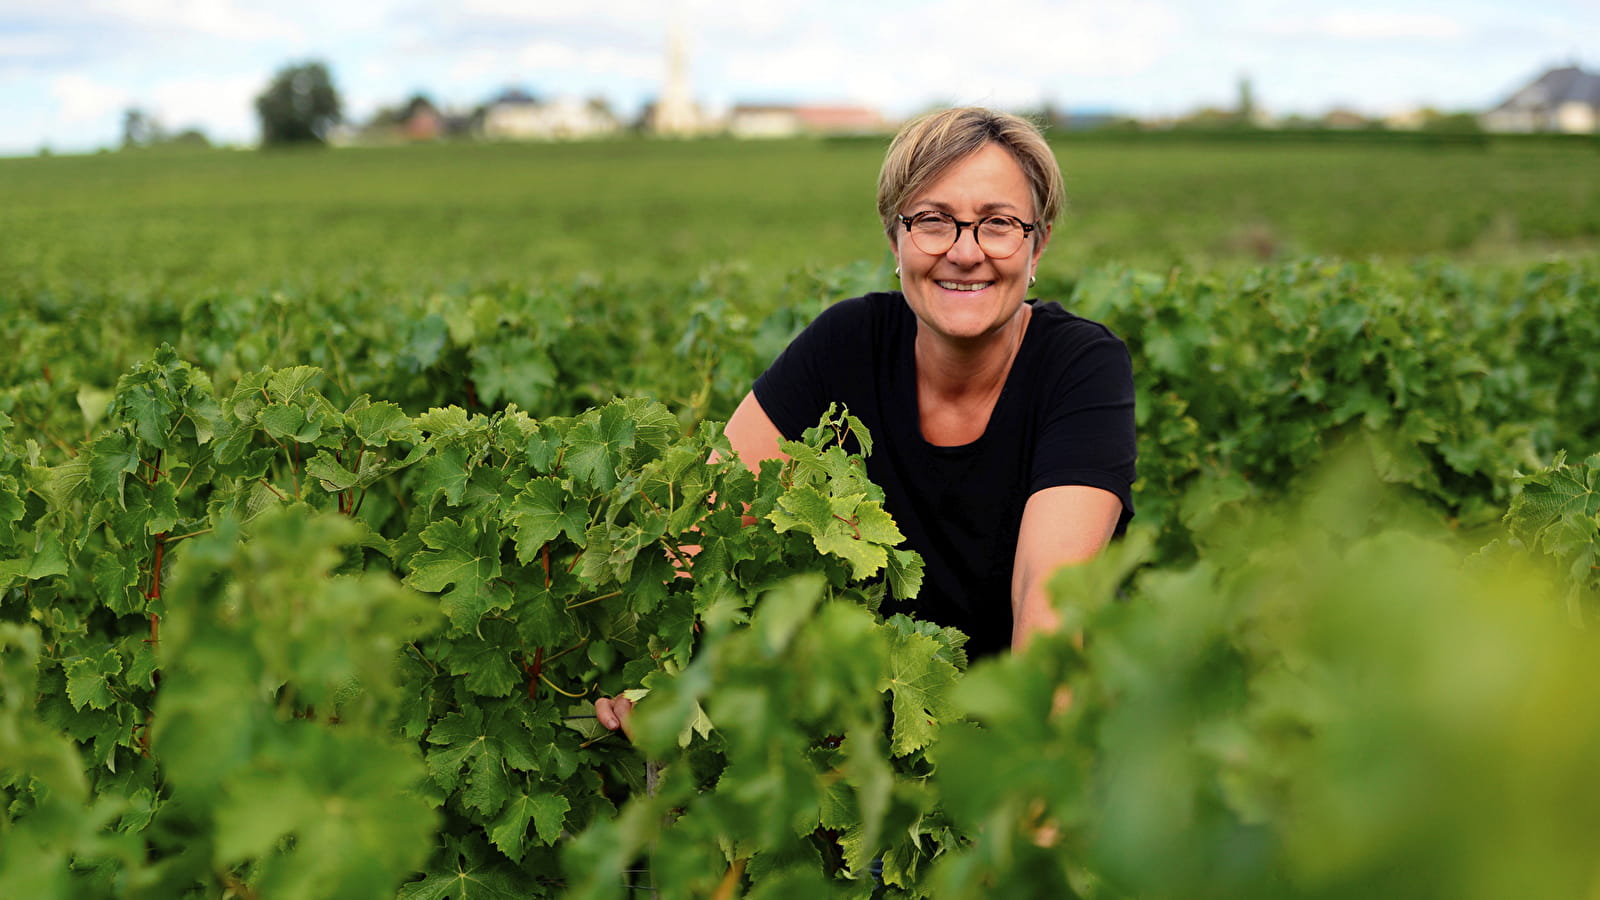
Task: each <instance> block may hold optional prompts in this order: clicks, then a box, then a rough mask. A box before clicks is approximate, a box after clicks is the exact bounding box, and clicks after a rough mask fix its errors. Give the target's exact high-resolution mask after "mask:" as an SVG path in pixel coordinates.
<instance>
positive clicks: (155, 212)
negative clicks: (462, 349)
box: [0, 140, 1600, 302]
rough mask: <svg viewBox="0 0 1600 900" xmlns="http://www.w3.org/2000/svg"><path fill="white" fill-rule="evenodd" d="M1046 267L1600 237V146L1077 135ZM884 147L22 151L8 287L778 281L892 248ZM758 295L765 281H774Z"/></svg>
mask: <svg viewBox="0 0 1600 900" xmlns="http://www.w3.org/2000/svg"><path fill="white" fill-rule="evenodd" d="M1057 147H1058V153H1059V156H1060V160H1061V164H1062V168H1063V171H1064V173H1065V175H1066V178H1067V186H1068V193H1069V205H1068V208H1067V212H1066V215H1065V216H1064V218H1063V220H1062V221H1061V223H1060V224H1059V226H1058V234H1057V237H1056V239H1055V241H1054V246H1053V248H1052V250H1051V251H1050V252H1049V254H1048V255H1047V256H1046V257H1045V261H1044V264H1043V273H1044V274H1045V275H1047V276H1054V277H1056V278H1062V279H1070V278H1072V277H1074V276H1076V275H1077V274H1079V273H1081V272H1083V271H1084V270H1086V269H1088V268H1092V267H1096V266H1103V265H1108V264H1130V265H1134V266H1140V267H1146V268H1152V269H1155V270H1158V271H1165V270H1166V269H1167V268H1169V267H1170V266H1173V265H1183V266H1187V267H1192V268H1197V269H1201V270H1208V269H1211V268H1213V267H1216V266H1238V265H1248V264H1254V263H1261V262H1271V261H1275V260H1280V259H1287V258H1295V257H1301V256H1306V255H1317V256H1325V255H1331V256H1339V257H1344V258H1347V259H1365V258H1368V257H1378V258H1381V259H1384V260H1386V261H1391V262H1404V261H1408V260H1410V259H1412V258H1414V257H1416V256H1419V255H1424V254H1442V255H1445V256H1448V257H1451V258H1456V259H1472V260H1495V261H1498V260H1510V261H1519V262H1520V261H1526V260H1529V259H1535V258H1539V257H1541V256H1543V255H1545V254H1548V253H1568V254H1572V253H1588V254H1593V253H1594V252H1596V249H1597V246H1600V204H1596V203H1595V202H1594V198H1595V197H1596V196H1597V195H1600V166H1597V165H1596V162H1597V160H1600V151H1597V150H1596V148H1595V147H1594V146H1593V145H1592V144H1583V143H1573V144H1562V143H1552V144H1525V143H1504V144H1490V145H1488V146H1485V147H1479V146H1463V147H1451V146H1445V147H1442V148H1441V147H1433V148H1430V147H1427V146H1415V145H1409V144H1399V145H1396V146H1388V145H1385V144H1383V143H1367V144H1356V145H1343V144H1329V145H1317V144H1288V145H1266V146H1258V145H1252V144H1249V143H1216V142H1195V143H1187V144H1185V143H1174V142H1160V143H1157V142H1138V141H1134V142H1110V141H1104V140H1099V141H1079V142H1072V141H1070V140H1068V141H1063V142H1061V143H1059V144H1058V145H1057ZM881 155H882V143H881V142H879V141H852V142H824V143H819V142H776V143H768V142H693V143H655V142H616V143H602V144H570V145H520V146H518V145H502V146H470V145H469V146H438V147H402V148H387V149H365V150H348V151H339V152H331V153H330V152H309V153H292V152H284V153H277V154H271V153H266V154H264V153H254V152H216V151H213V152H204V153H194V154H185V153H181V152H168V153H158V152H151V153H121V154H108V155H102V156H91V157H77V158H47V159H16V160H5V161H3V162H0V194H3V195H4V196H5V197H6V204H5V209H4V210H3V211H0V233H3V235H4V237H5V240H4V242H3V243H0V278H3V281H0V284H4V285H6V286H7V287H8V290H14V288H11V287H10V286H12V285H21V286H23V287H24V289H26V290H36V289H41V288H44V287H55V286H62V285H68V286H82V287H83V288H85V289H92V290H100V289H104V290H109V291H122V292H134V293H138V292H141V291H152V290H162V289H166V288H168V287H170V288H172V289H177V290H194V289H211V288H216V287H219V286H228V287H242V288H245V289H258V288H261V287H278V286H296V287H310V286H320V285H327V284H341V283H346V282H361V283H366V282H368V281H369V280H371V279H377V280H378V281H380V282H382V283H385V284H390V285H398V286H410V287H411V288H412V289H413V290H421V289H427V288H434V287H442V286H444V287H447V286H450V285H455V284H461V283H470V284H482V283H496V282H502V281H530V282H534V283H549V282H559V281H565V280H569V279H572V278H574V277H577V276H579V275H586V276H591V277H598V278H601V279H617V280H625V281H634V280H637V279H641V278H670V279H678V280H681V279H686V278H692V277H694V276H695V275H697V274H699V273H701V272H703V271H706V270H714V269H716V268H718V267H735V268H739V269H744V270H748V271H749V272H750V273H752V275H754V276H755V277H756V279H757V281H758V283H760V284H763V285H767V284H771V283H772V282H773V281H775V280H780V279H782V278H784V277H785V276H787V275H788V274H789V273H791V272H794V271H796V270H799V269H805V268H814V267H839V266H844V265H848V264H852V263H856V262H866V263H869V264H881V263H882V262H883V260H884V257H885V247H884V243H883V241H882V239H881V238H880V237H879V228H878V225H877V222H876V214H875V212H874V208H873V189H874V188H873V186H874V182H875V179H876V176H877V167H878V162H879V160H880V158H881ZM750 299H751V301H752V302H755V301H758V300H759V299H760V298H750Z"/></svg>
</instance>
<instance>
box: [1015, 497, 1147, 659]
mask: <svg viewBox="0 0 1600 900" xmlns="http://www.w3.org/2000/svg"><path fill="white" fill-rule="evenodd" d="M1121 513H1122V501H1121V500H1119V499H1118V498H1117V495H1116V494H1113V493H1111V492H1110V491H1107V490H1103V489H1101V488H1097V487H1089V486H1087V485H1062V486H1060V487H1053V488H1045V489H1044V490H1042V491H1039V492H1038V493H1036V494H1034V495H1033V496H1032V497H1029V498H1028V504H1027V506H1025V507H1023V510H1022V528H1021V530H1020V531H1019V532H1018V534H1017V557H1016V563H1015V565H1014V566H1013V568H1012V570H1011V616H1012V627H1011V649H1012V650H1021V649H1023V648H1024V647H1026V646H1027V644H1028V638H1029V637H1030V636H1031V635H1032V634H1033V632H1035V631H1053V630H1054V629H1055V628H1056V627H1057V626H1058V625H1059V624H1060V618H1059V617H1058V616H1057V615H1056V613H1055V611H1054V610H1053V609H1051V608H1050V598H1049V596H1048V595H1047V594H1046V592H1045V586H1046V585H1047V584H1048V583H1049V581H1050V576H1051V575H1052V574H1054V572H1055V571H1056V570H1057V569H1059V568H1060V567H1062V566H1064V565H1070V564H1072V563H1080V562H1085V561H1087V560H1089V559H1091V558H1093V557H1094V555H1095V554H1097V553H1099V552H1100V551H1101V550H1102V549H1104V547H1105V546H1106V544H1107V543H1108V542H1109V541H1110V540H1111V535H1112V533H1113V532H1114V531H1115V530H1116V527H1117V518H1118V517H1119V516H1120V515H1121Z"/></svg>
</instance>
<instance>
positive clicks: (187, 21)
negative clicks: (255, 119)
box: [93, 0, 305, 41]
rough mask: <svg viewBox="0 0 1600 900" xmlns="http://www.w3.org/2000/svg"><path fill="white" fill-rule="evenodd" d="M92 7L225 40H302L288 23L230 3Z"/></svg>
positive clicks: (174, 0)
mask: <svg viewBox="0 0 1600 900" xmlns="http://www.w3.org/2000/svg"><path fill="white" fill-rule="evenodd" d="M93 5H94V6H95V7H97V8H98V9H99V10H100V11H102V12H104V13H106V14H108V15H110V16H113V17H115V18H117V19H119V20H121V21H123V22H127V23H130V24H137V25H142V26H145V27H153V28H161V29H168V30H173V31H188V32H195V33H199V34H203V35H207V36H210V37H214V38H222V39H226V40H239V41H265V40H276V39H282V40H289V41H299V40H303V39H304V37H305V33H304V31H303V30H302V29H301V28H300V27H299V26H297V25H295V24H294V23H293V22H292V21H290V20H287V19H284V18H282V17H280V16H278V15H275V14H273V13H270V12H265V11H262V10H258V9H252V8H248V7H245V6H241V5H239V4H237V3H234V2H232V0H100V2H98V3H95V4H93Z"/></svg>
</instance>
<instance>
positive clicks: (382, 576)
mask: <svg viewBox="0 0 1600 900" xmlns="http://www.w3.org/2000/svg"><path fill="white" fill-rule="evenodd" d="M1057 150H1058V154H1059V157H1060V159H1061V162H1062V166H1063V169H1064V172H1065V174H1066V177H1067V184H1068V190H1069V195H1070V203H1069V207H1068V211H1067V214H1066V216H1065V217H1064V218H1063V220H1062V221H1061V222H1060V223H1059V224H1058V226H1057V230H1056V233H1055V236H1054V240H1053V242H1052V246H1051V249H1050V251H1049V253H1048V254H1047V255H1046V257H1045V261H1044V263H1043V265H1042V267H1041V271H1040V275H1041V277H1040V281H1039V284H1038V286H1037V295H1038V296H1039V297H1041V298H1042V299H1046V300H1052V299H1054V300H1060V301H1061V302H1062V303H1063V304H1064V305H1066V306H1067V307H1068V308H1069V309H1072V310H1074V311H1076V312H1079V313H1081V314H1083V315H1086V316H1089V317H1091V318H1094V319H1097V320H1100V321H1103V322H1106V323H1107V324H1109V325H1110V326H1111V327H1112V328H1113V329H1114V330H1116V331H1117V333H1119V334H1120V335H1121V336H1123V337H1124V339H1125V340H1126V341H1127V343H1128V345H1129V348H1130V351H1131V353H1132V356H1133V363H1134V369H1135V378H1136V383H1137V389H1138V416H1139V419H1138V425H1139V440H1140V459H1139V472H1140V479H1139V481H1138V483H1136V485H1135V487H1134V491H1135V500H1136V505H1137V507H1138V516H1137V518H1136V519H1135V521H1134V524H1133V526H1132V528H1131V530H1130V532H1129V535H1128V537H1127V538H1126V539H1125V540H1123V541H1119V542H1118V543H1116V544H1114V545H1113V547H1112V548H1111V549H1110V550H1109V551H1108V552H1107V553H1106V554H1105V555H1104V556H1103V558H1102V559H1100V560H1098V561H1096V562H1095V563H1094V564H1092V565H1090V566H1086V567H1083V568H1080V569H1077V570H1072V571H1068V572H1065V573H1063V574H1062V575H1061V576H1060V578H1059V579H1058V581H1057V583H1056V584H1055V585H1054V588H1055V594H1056V596H1057V599H1058V603H1059V604H1060V606H1061V609H1062V612H1063V615H1064V616H1065V618H1066V621H1067V622H1068V623H1069V629H1068V630H1067V631H1066V632H1064V633H1062V634H1060V635H1055V636H1048V637H1043V638H1040V639H1038V640H1036V641H1035V642H1034V643H1033V644H1032V646H1030V648H1029V650H1028V651H1027V652H1026V653H1025V654H1019V655H1014V656H1008V657H1006V658H1003V659H998V660H990V661H984V662H980V663H978V664H975V665H970V666H969V664H968V660H967V658H966V654H965V651H964V650H963V649H962V645H963V642H964V640H965V639H964V637H963V636H962V635H960V634H959V633H956V632H954V631H953V630H950V629H940V628H938V627H936V626H932V625H929V624H927V623H920V622H916V621H914V620H912V619H909V618H907V617H904V616H894V617H888V618H885V617H884V616H883V615H881V614H880V612H879V609H878V607H879V602H880V600H881V598H882V596H883V590H884V585H885V582H886V581H887V582H888V583H892V584H893V585H894V586H895V589H896V591H897V592H901V593H907V592H911V591H913V590H914V587H915V585H916V584H917V582H918V580H919V579H920V577H921V575H920V573H921V568H920V567H921V562H920V560H919V559H918V558H917V557H916V555H915V554H912V553H910V552H908V551H906V550H904V549H903V548H900V547H898V546H897V544H898V542H899V541H900V536H899V533H898V531H897V530H896V529H895V526H894V524H893V522H892V521H891V520H890V519H889V517H888V516H887V515H886V514H885V512H884V511H883V509H882V508H881V505H880V501H881V499H882V498H881V493H880V492H878V491H877V489H876V487H875V486H873V485H871V484H870V483H869V482H867V481H865V479H863V478H862V477H861V476H860V460H859V459H855V458H852V457H850V456H848V455H847V454H846V452H845V450H844V449H843V448H842V446H840V442H839V441H838V440H837V438H838V436H839V435H840V434H841V433H843V432H845V431H847V430H849V429H850V428H852V425H851V423H850V421H849V420H848V418H839V419H836V420H833V421H831V422H828V423H824V424H823V427H819V428H818V429H816V430H815V431H814V432H812V433H809V434H808V436H807V437H806V439H805V440H804V441H802V442H798V443H795V444H792V445H789V446H788V447H786V450H787V451H788V452H789V454H790V455H791V456H792V457H793V461H792V462H790V463H788V464H786V465H783V466H769V467H768V468H767V470H766V471H764V472H763V474H762V475H761V477H760V478H759V479H757V478H752V477H751V476H750V475H749V473H747V472H746V471H745V470H744V469H743V467H742V466H741V465H740V464H739V463H738V462H737V461H730V460H726V459H724V460H723V461H721V462H717V463H708V462H707V459H708V458H709V457H710V456H711V454H712V452H713V451H718V452H719V453H721V454H723V455H724V456H725V455H726V451H727V447H726V444H725V442H723V440H722V438H721V435H720V427H719V424H720V420H721V419H723V418H724V417H725V416H727V415H728V413H729V412H730V411H731V410H732V409H733V407H734V404H736V403H737V402H738V400H739V398H740V397H742V396H743V394H744V393H745V392H746V391H747V390H748V389H749V386H750V383H751V381H752V379H753V378H754V377H755V376H756V375H757V374H758V373H759V372H760V371H761V370H762V368H763V367H764V366H765V365H766V364H767V362H768V361H769V360H770V359H771V358H772V357H773V356H774V355H775V354H776V353H777V352H779V350H781V348H782V347H783V346H784V345H785V344H786V342H787V341H788V340H789V339H790V338H791V336H792V335H793V334H795V333H796V332H797V330H798V329H799V328H801V327H803V326H804V324H805V323H806V322H807V321H809V320H810V318H811V317H812V316H813V315H815V314H816V313H817V312H818V311H819V310H821V309H822V308H824V307H825V306H826V305H827V304H829V303H832V302H834V301H837V300H838V299H841V298H843V297H847V296H851V295H854V294H859V293H862V292H865V291H868V290H877V289H884V288H888V287H890V286H891V285H892V283H893V280H892V276H891V273H890V269H891V267H892V261H891V260H890V258H889V255H888V253H887V251H886V245H885V243H884V237H883V234H882V232H881V228H880V226H879V224H878V222H877V221H876V219H875V215H874V211H873V196H872V191H873V182H874V179H875V175H876V168H877V164H878V159H879V157H880V155H881V152H882V142H881V141H856V140H852V141H835V142H813V141H807V142H800V141H794V142H772V143H759V142H753V143H737V142H725V141H705V142H646V141H617V142H610V143H597V144H565V145H523V146H511V145H501V146H484V145H466V146H418V147H399V148H386V149H361V150H339V151H322V152H281V153H259V152H226V151H207V152H177V151H174V152H131V153H116V154H103V155H97V156H89V157H60V158H38V159H13V160H0V197H4V198H5V202H4V205H3V206H0V309H3V310H4V313H5V315H4V316H3V317H0V346H4V347H5V352H3V353H0V896H5V897H11V896H16V897H29V898H62V900H66V898H74V900H76V898H101V897H104V898H160V900H167V898H174V897H182V898H191V897H192V898H200V897H205V898H213V897H216V898H279V897H285V898H296V900H300V898H312V897H329V898H368V897H370V898H385V900H387V898H394V897H398V898H401V900H479V898H493V900H502V898H506V900H509V898H528V897H563V898H596V900H599V898H623V897H629V898H632V897H644V896H651V895H658V896H660V897H663V898H669V897H672V898H675V897H691V896H692V897H712V896H714V897H717V898H718V900H728V898H732V897H735V896H738V897H750V898H755V900H773V898H786V897H793V898H815V897H841V898H859V900H879V898H912V897H918V898H920V897H937V898H940V900H951V898H955V900H962V898H971V900H980V898H981V900H987V898H993V897H1005V898H1008V900H1010V898H1038V900H1058V898H1063V897H1084V898H1097V900H1098V898H1123V897H1129V898H1132V897H1138V898H1174V900H1177V898H1185V900H1189V898H1210V897H1216V898H1224V897H1226V898H1260V900H1267V898H1283V897H1297V898H1298V897H1305V898H1330V900H1331V898H1350V900H1356V898H1362V900H1365V898H1371V897H1402V896H1403V897H1437V898H1441V900H1443V898H1449V900H1460V898H1472V900H1478V898H1481V900H1498V898H1506V897H1518V898H1520V897H1581V896H1590V895H1591V894H1593V893H1594V890H1595V885H1597V884H1600V869H1597V868H1596V865H1595V859H1596V858H1600V857H1597V854H1596V852H1595V851H1596V845H1595V839H1594V835H1595V834H1597V833H1600V813H1597V810H1600V765H1597V763H1600V705H1597V704H1595V703H1594V701H1593V697H1592V694H1593V688H1592V685H1593V684H1594V683H1595V681H1596V679H1597V678H1600V646H1597V645H1596V640H1597V637H1596V635H1597V634H1600V629H1597V628H1596V627H1595V625H1596V623H1597V622H1600V453H1596V451H1597V450H1600V367H1597V366H1595V365H1594V361H1593V357H1594V354H1595V348H1597V347H1600V317H1597V316H1596V315H1595V312H1596V310H1600V203H1597V202H1596V201H1595V198H1596V197H1600V166H1597V165H1596V163H1597V162H1600V153H1597V148H1596V145H1595V144H1594V143H1593V142H1592V141H1590V142H1585V141H1545V140H1508V139H1486V140H1480V141H1472V142H1435V143H1428V142H1426V141H1423V140H1421V139H1420V138H1415V137H1413V138H1406V137H1403V136H1401V137H1396V136H1387V137H1386V136H1382V135H1350V134H1345V135H1337V134H1332V135H1326V136H1323V137H1322V138H1320V139H1313V138H1312V137H1310V136H1304V135H1301V136H1289V137H1274V138H1272V139H1271V140H1268V139H1266V138H1262V137H1257V138H1253V139H1252V138H1249V137H1248V136H1244V137H1241V136H1209V137H1205V136H1202V137H1196V138H1193V139H1180V138H1176V137H1173V136H1155V137H1150V138H1146V139H1133V138H1108V137H1103V136H1101V137H1094V138H1083V139H1074V138H1071V137H1067V138H1063V139H1062V140H1061V141H1060V142H1059V143H1058V145H1057ZM745 514H749V515H751V516H754V517H755V519H756V522H755V524H753V525H748V526H747V525H746V524H745V522H744V515H745ZM690 544H692V545H695V546H699V547H701V548H702V549H701V551H700V554H699V555H698V556H696V557H695V558H694V560H693V563H692V566H691V565H689V564H687V563H685V561H684V560H685V555H684V550H683V548H684V546H685V545H690ZM685 569H688V570H690V571H689V577H679V573H680V572H681V571H683V570H685ZM1073 632H1081V633H1082V634H1083V635H1084V636H1085V640H1084V641H1083V642H1077V641H1075V640H1074V639H1073ZM641 688H643V689H648V691H649V695H648V696H647V697H646V698H645V699H644V700H643V701H641V703H640V705H639V708H638V728H637V733H636V734H635V735H634V737H633V739H632V740H631V741H629V740H624V739H623V738H621V737H620V736H617V735H614V734H611V733H608V732H603V731H602V730H600V729H599V726H597V725H596V724H595V723H594V721H593V719H592V713H593V707H592V705H591V704H592V700H593V698H594V697H596V696H599V695H601V694H606V695H612V694H616V693H618V692H620V691H623V690H635V689H641ZM1069 698H1070V703H1069V702H1068V700H1069Z"/></svg>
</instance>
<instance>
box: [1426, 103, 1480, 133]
mask: <svg viewBox="0 0 1600 900" xmlns="http://www.w3.org/2000/svg"><path fill="white" fill-rule="evenodd" d="M1427 113H1428V114H1427V115H1424V116H1423V118H1422V130H1423V131H1427V132H1432V133H1434V134H1480V133H1482V132H1483V125H1482V124H1480V123H1479V122H1478V116H1477V114H1476V113H1471V112H1453V113H1441V112H1438V111H1436V110H1431V109H1430V110H1427Z"/></svg>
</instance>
